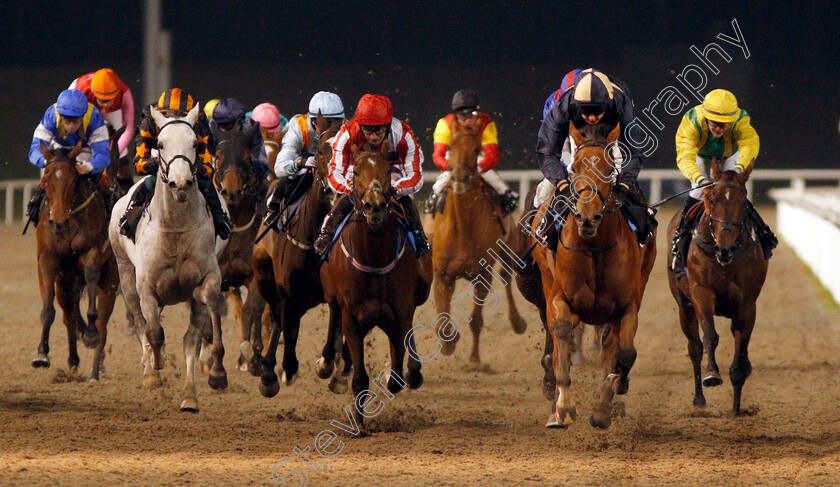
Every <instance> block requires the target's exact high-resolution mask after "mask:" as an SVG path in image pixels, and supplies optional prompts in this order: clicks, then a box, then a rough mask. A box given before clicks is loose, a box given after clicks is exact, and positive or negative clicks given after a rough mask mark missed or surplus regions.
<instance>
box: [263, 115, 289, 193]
mask: <svg viewBox="0 0 840 487" xmlns="http://www.w3.org/2000/svg"><path fill="white" fill-rule="evenodd" d="M261 130H262V136H263V141H264V142H265V155H266V157H267V158H268V167H270V168H271V171H269V172H268V177H269V178H270V179H271V180H272V181H273V180H274V179H275V178H276V177H277V176H275V173H274V163H276V162H277V156H279V155H280V148H281V147H282V146H283V136H284V135H286V131H287V130H289V129H288V128H285V129H283V130H281V131H280V132H277V133H275V134H272V133H270V132H269V131H268V130H266V129H261Z"/></svg>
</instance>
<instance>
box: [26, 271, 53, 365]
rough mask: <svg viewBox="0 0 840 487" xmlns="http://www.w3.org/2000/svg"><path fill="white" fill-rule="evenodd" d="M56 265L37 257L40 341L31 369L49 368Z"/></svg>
mask: <svg viewBox="0 0 840 487" xmlns="http://www.w3.org/2000/svg"><path fill="white" fill-rule="evenodd" d="M57 270H58V263H57V262H54V261H53V260H51V259H46V258H42V257H41V256H40V255H39V256H38V284H39V287H40V288H41V340H40V341H39V342H38V355H36V356H35V358H34V359H32V366H33V367H49V366H50V358H49V353H50V327H52V324H53V321H55V275H56V272H57Z"/></svg>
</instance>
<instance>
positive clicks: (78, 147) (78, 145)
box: [67, 140, 82, 160]
mask: <svg viewBox="0 0 840 487" xmlns="http://www.w3.org/2000/svg"><path fill="white" fill-rule="evenodd" d="M80 152H82V141H81V140H80V141H78V142H76V147H73V150H71V151H70V153H69V154H67V158H68V159H71V160H72V159H75V158H76V156H78V155H79V153H80Z"/></svg>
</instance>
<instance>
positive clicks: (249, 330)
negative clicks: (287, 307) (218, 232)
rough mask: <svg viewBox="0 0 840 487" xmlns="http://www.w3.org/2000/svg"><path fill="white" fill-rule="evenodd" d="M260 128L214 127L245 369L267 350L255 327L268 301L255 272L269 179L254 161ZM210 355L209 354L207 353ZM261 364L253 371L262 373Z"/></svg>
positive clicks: (228, 280)
mask: <svg viewBox="0 0 840 487" xmlns="http://www.w3.org/2000/svg"><path fill="white" fill-rule="evenodd" d="M256 130H257V127H256V126H254V127H252V128H251V129H250V131H248V132H245V133H243V132H239V131H230V132H221V131H218V132H216V133H214V135H215V137H216V154H215V158H214V162H213V165H214V169H215V172H214V182H215V184H216V187H218V188H219V190H220V192H221V194H222V197H223V198H224V199H225V203H227V207H228V212H229V213H230V219H231V224H232V226H233V228H232V229H231V233H230V239H229V240H228V244H227V247H225V251H224V253H222V255H221V256H219V270H220V271H221V273H222V285H221V289H222V292H229V296H230V299H231V302H232V303H233V312H234V318H235V319H236V323H237V325H238V326H239V333H240V344H239V358H238V359H237V365H238V366H239V369H240V370H247V369H248V362H249V361H251V360H252V358H253V356H254V350H255V349H256V350H257V351H258V352H261V351H262V343H260V344H259V345H256V344H253V343H252V340H251V339H252V336H254V335H255V334H256V331H254V329H255V328H258V327H260V326H261V321H260V318H261V315H262V311H263V309H264V308H265V301H264V300H263V299H262V296H261V295H260V293H259V289H257V283H256V280H254V279H252V278H253V275H254V265H253V256H254V239H255V238H256V236H257V230H258V229H259V223H258V222H259V221H260V220H261V219H262V214H263V213H264V211H263V208H262V206H263V204H262V199H263V196H264V195H265V181H261V180H259V179H258V178H257V176H256V173H255V172H254V169H253V166H252V164H251V153H250V150H249V146H248V141H249V140H251V138H252V137H253V133H254V132H255V131H256ZM243 286H244V287H246V288H247V290H248V294H247V297H246V298H245V302H244V303H243V302H242V296H241V294H240V292H239V290H240V288H241V287H243ZM205 355H206V354H205ZM255 367H256V364H253V366H252V367H251V372H252V373H256V368H255Z"/></svg>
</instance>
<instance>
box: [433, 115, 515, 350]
mask: <svg viewBox="0 0 840 487" xmlns="http://www.w3.org/2000/svg"><path fill="white" fill-rule="evenodd" d="M454 123H455V125H454V126H453V128H452V142H451V144H450V147H449V156H448V159H449V168H450V171H451V179H450V183H449V184H450V188H449V189H448V194H447V196H446V202H445V204H444V208H443V211H442V212H441V213H440V214H439V215H436V216H435V218H434V220H433V222H432V232H431V233H432V235H433V238H432V264H433V268H434V274H435V279H434V280H435V283H434V290H435V304H436V306H437V312H438V314H441V313H447V314H448V313H449V311H450V301H451V299H452V294H453V292H454V291H455V281H457V280H458V279H460V278H464V279H468V280H470V281H472V280H473V279H476V278H478V279H480V280H482V282H484V283H487V285H482V286H475V298H476V299H474V300H473V302H474V306H473V311H472V315H471V317H470V328H471V329H472V333H473V344H472V353H471V354H470V361H471V362H473V363H480V362H481V359H480V357H479V351H478V344H479V336H480V335H481V329H482V328H483V327H484V318H483V317H482V314H481V311H482V308H483V307H484V302H485V301H486V298H487V294H488V293H489V292H490V285H489V283H490V282H491V281H492V280H493V274H492V273H491V270H492V269H493V266H494V264H495V259H491V260H492V262H488V257H487V249H490V248H493V247H495V246H496V241H497V240H499V239H502V240H503V241H504V240H508V239H510V238H511V237H513V235H512V233H513V232H514V231H515V230H516V229H515V228H514V226H513V220H512V218H510V217H509V216H508V217H503V216H502V210H501V207H500V206H499V205H498V203H496V201H495V197H494V196H495V192H494V191H493V190H492V189H491V188H489V187H488V186H487V184H486V183H484V180H483V179H481V176H480V175H479V174H478V156H479V153H480V152H481V134H480V133H479V131H478V127H470V126H466V125H460V124H458V121H457V120H455V122H454ZM504 288H505V293H506V294H507V300H508V309H509V312H508V318H509V319H510V323H511V326H512V327H513V331H514V332H515V333H517V334H520V333H524V332H525V327H526V323H525V320H523V319H522V317H521V316H520V315H519V311H518V310H517V309H516V304H515V303H514V301H513V290H512V286H504ZM444 326H445V327H447V329H445V330H441V333H439V336H441V337H444V336H445V337H453V336H454V338H451V339H450V340H448V341H447V340H443V338H441V342H442V345H443V348H442V350H443V353H444V354H446V355H450V354H452V353H454V352H455V344H456V343H457V341H458V339H460V334H459V333H458V331H457V330H455V328H454V326H453V325H452V323H451V322H449V321H448V320H447V322H446V324H445V325H444Z"/></svg>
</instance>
